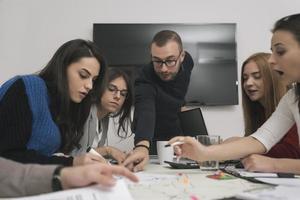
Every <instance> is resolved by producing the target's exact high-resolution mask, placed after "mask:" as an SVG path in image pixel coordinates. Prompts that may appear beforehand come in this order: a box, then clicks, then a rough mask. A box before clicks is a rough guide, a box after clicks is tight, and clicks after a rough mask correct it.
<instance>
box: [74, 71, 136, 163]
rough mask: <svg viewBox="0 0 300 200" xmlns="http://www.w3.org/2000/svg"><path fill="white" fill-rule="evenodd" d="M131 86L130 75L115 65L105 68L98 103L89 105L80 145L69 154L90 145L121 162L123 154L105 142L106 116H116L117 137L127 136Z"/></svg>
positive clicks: (107, 120)
mask: <svg viewBox="0 0 300 200" xmlns="http://www.w3.org/2000/svg"><path fill="white" fill-rule="evenodd" d="M130 86H131V83H130V79H129V77H128V76H127V74H126V73H124V72H122V71H120V70H116V69H110V70H108V76H107V80H106V84H105V85H104V88H103V89H102V92H101V94H100V95H99V99H98V100H97V102H100V103H97V104H94V105H93V106H92V108H91V111H90V114H89V117H88V119H87V121H86V123H85V126H84V135H83V137H82V138H81V141H80V147H79V148H77V149H75V150H74V151H73V152H72V154H75V155H76V154H80V153H84V152H86V150H87V149H88V148H89V147H93V148H95V150H96V151H97V152H98V153H100V154H101V155H102V156H105V157H106V156H107V157H112V158H114V159H115V160H117V161H118V163H119V164H120V163H122V162H123V160H124V159H125V157H126V154H124V153H123V152H122V151H120V150H118V149H116V148H114V147H111V146H105V145H106V143H107V130H108V124H109V118H115V119H117V120H118V128H117V134H118V136H119V137H120V138H126V137H127V136H128V127H130V126H131V117H130V112H131V105H132V90H131V87H130Z"/></svg>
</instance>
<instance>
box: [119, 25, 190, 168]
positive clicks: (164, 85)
mask: <svg viewBox="0 0 300 200" xmlns="http://www.w3.org/2000/svg"><path fill="white" fill-rule="evenodd" d="M150 49H151V63H150V64H149V65H147V66H144V67H143V68H142V69H141V70H140V71H139V73H138V75H137V79H136V81H135V84H134V89H135V90H134V91H135V112H134V119H133V133H135V138H134V140H135V141H134V143H135V147H134V149H133V151H132V152H130V153H129V155H128V157H127V159H126V160H125V161H124V165H125V166H127V167H128V168H129V169H131V170H133V171H140V170H143V169H144V166H145V165H146V163H147V162H148V160H149V153H150V154H156V141H161V140H163V141H166V140H169V139H171V138H172V137H174V136H177V135H182V130H181V128H180V125H179V119H178V116H177V113H178V112H180V110H181V107H182V106H184V103H185V101H184V98H185V95H186V92H187V89H188V85H189V82H190V76H191V71H192V69H193V66H194V62H193V59H192V57H191V56H190V55H189V54H188V53H187V52H185V51H184V50H183V47H182V41H181V38H180V36H179V35H178V34H177V33H176V32H174V31H170V30H163V31H160V32H158V33H157V34H156V35H155V36H154V38H153V40H152V42H151V45H150Z"/></svg>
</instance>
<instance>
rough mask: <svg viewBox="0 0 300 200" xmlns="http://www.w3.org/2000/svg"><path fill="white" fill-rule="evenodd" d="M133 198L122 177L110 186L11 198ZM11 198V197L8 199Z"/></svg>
mask: <svg viewBox="0 0 300 200" xmlns="http://www.w3.org/2000/svg"><path fill="white" fill-rule="evenodd" d="M77 199H80V200H103V199H105V200H116V199H122V200H133V198H132V196H131V194H130V192H129V190H128V188H127V186H126V183H125V182H124V180H123V179H119V180H117V183H116V185H115V186H114V187H112V188H107V189H104V188H101V187H100V186H99V185H96V186H90V187H85V188H79V189H72V190H65V191H60V192H54V193H48V194H42V195H37V196H30V197H22V198H13V200H77ZM10 200H11V199H10Z"/></svg>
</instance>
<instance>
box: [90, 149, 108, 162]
mask: <svg viewBox="0 0 300 200" xmlns="http://www.w3.org/2000/svg"><path fill="white" fill-rule="evenodd" d="M86 152H87V153H91V154H93V155H95V156H98V157H100V158H102V159H103V160H105V161H106V159H105V158H104V157H103V156H102V155H101V154H100V153H98V152H97V151H96V150H95V149H93V148H92V147H89V148H87V150H86ZM108 164H110V163H109V162H108Z"/></svg>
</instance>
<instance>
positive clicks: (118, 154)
mask: <svg viewBox="0 0 300 200" xmlns="http://www.w3.org/2000/svg"><path fill="white" fill-rule="evenodd" d="M95 150H96V151H97V152H98V153H100V154H102V155H103V156H111V157H113V158H114V159H115V160H116V161H118V163H119V164H122V163H123V161H124V160H125V158H126V154H125V153H123V152H122V151H120V150H119V149H117V148H114V147H111V146H107V147H98V148H96V149H95Z"/></svg>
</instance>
